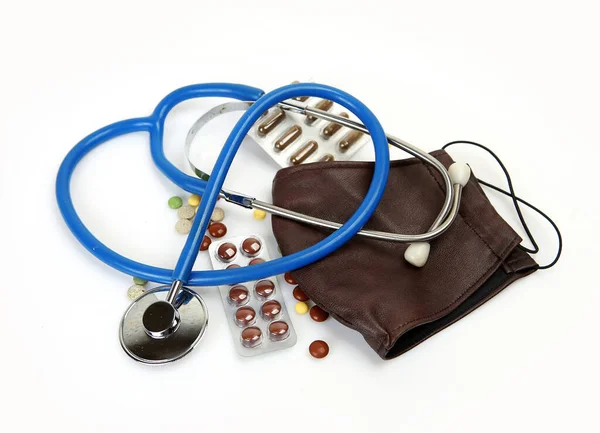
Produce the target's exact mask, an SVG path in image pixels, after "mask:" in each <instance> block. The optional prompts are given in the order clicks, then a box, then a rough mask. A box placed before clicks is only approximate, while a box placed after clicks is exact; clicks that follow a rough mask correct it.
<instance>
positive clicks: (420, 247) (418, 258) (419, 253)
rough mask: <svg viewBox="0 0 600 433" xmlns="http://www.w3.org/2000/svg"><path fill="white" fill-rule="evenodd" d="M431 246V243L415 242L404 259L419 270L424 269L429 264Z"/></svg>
mask: <svg viewBox="0 0 600 433" xmlns="http://www.w3.org/2000/svg"><path fill="white" fill-rule="evenodd" d="M430 250H431V245H429V242H415V243H414V244H410V245H409V246H408V248H407V249H406V251H405V252H404V259H405V260H406V261H407V262H408V263H410V264H411V265H413V266H416V267H417V268H422V267H423V266H425V263H427V259H428V258H429V251H430Z"/></svg>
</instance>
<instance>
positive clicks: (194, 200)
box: [188, 194, 200, 206]
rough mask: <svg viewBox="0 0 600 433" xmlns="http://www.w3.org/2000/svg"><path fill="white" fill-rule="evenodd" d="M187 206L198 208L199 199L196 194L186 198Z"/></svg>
mask: <svg viewBox="0 0 600 433" xmlns="http://www.w3.org/2000/svg"><path fill="white" fill-rule="evenodd" d="M188 204H189V205H190V206H198V205H199V204H200V197H199V196H197V195H196V194H192V195H190V198H188Z"/></svg>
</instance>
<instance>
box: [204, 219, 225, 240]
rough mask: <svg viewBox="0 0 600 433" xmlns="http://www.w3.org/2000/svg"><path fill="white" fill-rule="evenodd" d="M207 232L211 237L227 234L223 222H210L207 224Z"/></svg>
mask: <svg viewBox="0 0 600 433" xmlns="http://www.w3.org/2000/svg"><path fill="white" fill-rule="evenodd" d="M208 233H210V235H211V236H212V237H213V238H222V237H223V236H225V235H226V234H227V227H226V226H225V224H223V223H212V224H210V225H209V226H208Z"/></svg>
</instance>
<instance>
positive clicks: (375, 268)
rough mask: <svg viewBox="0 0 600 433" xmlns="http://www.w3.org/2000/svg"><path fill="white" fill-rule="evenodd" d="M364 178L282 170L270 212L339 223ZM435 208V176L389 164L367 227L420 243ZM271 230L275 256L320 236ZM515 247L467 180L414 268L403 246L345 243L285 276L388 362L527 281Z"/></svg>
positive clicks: (330, 166)
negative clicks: (444, 226) (444, 225)
mask: <svg viewBox="0 0 600 433" xmlns="http://www.w3.org/2000/svg"><path fill="white" fill-rule="evenodd" d="M432 155H433V156H435V157H436V158H437V159H439V160H440V161H441V162H442V163H443V164H444V165H445V166H446V167H448V166H449V165H450V164H451V163H452V162H453V161H452V159H451V158H450V156H449V155H448V154H447V153H446V152H445V151H443V150H439V151H435V152H433V153H432ZM372 173H373V163H370V162H351V161H346V162H325V163H314V164H305V165H300V166H297V167H289V168H285V169H282V170H280V171H279V172H278V173H277V175H276V177H275V179H274V181H273V202H274V203H275V204H276V205H278V206H282V207H285V208H288V209H292V210H295V211H298V212H302V213H306V214H308V215H313V216H317V217H320V218H325V219H328V220H331V221H337V222H344V221H346V220H347V218H348V217H350V216H351V214H352V213H353V212H354V210H355V209H356V208H357V207H358V206H359V205H360V203H361V201H362V198H363V197H364V195H365V194H366V192H367V189H368V187H369V184H370V182H371V176H372ZM443 200H444V189H443V183H442V182H441V177H440V176H439V174H438V173H437V172H436V171H435V170H433V169H431V168H430V167H428V166H426V165H424V164H422V163H421V162H420V161H419V160H417V159H415V158H411V159H404V160H398V161H392V162H391V163H390V175H389V179H388V184H387V188H386V192H385V194H384V197H383V199H382V201H381V202H380V204H379V206H378V208H377V211H376V212H375V214H374V215H373V216H372V218H371V219H370V220H369V222H368V224H367V227H368V228H371V229H375V230H382V231H388V232H395V233H422V232H424V231H426V230H427V228H428V227H429V226H430V225H431V223H432V222H433V220H434V219H435V217H436V216H437V214H438V212H439V210H440V208H441V205H442V203H443ZM272 221H273V232H274V234H275V237H276V239H277V242H278V244H279V247H280V249H281V252H282V254H283V255H289V254H292V253H294V252H297V251H300V250H302V249H304V248H306V247H308V246H311V245H313V244H315V243H316V242H318V241H320V240H322V239H323V238H325V237H326V236H327V235H328V234H329V232H328V231H327V230H324V229H319V228H314V227H311V226H307V225H303V224H300V223H296V222H293V221H289V220H286V219H283V218H279V217H275V216H274V217H273V219H272ZM520 242H521V238H520V237H519V236H518V235H517V233H515V232H514V230H513V229H512V228H511V227H510V226H509V225H508V224H507V223H506V222H505V221H504V220H503V219H502V218H501V217H500V215H498V213H497V212H496V210H495V209H494V207H493V206H492V205H491V203H490V202H489V200H488V199H487V197H486V196H485V194H484V193H483V191H482V189H481V187H480V185H479V184H478V183H477V181H476V180H475V178H474V176H471V179H470V181H469V183H468V184H467V185H466V186H465V188H464V189H463V196H462V201H461V205H460V210H459V215H458V217H457V219H456V221H455V222H454V223H453V225H452V226H451V228H450V229H448V231H447V232H446V233H444V234H442V235H441V236H440V237H439V238H437V239H435V240H433V241H432V242H431V253H430V256H429V260H428V262H427V264H426V265H425V266H424V267H423V268H415V267H413V266H412V265H410V264H409V263H407V262H406V261H405V260H404V251H405V250H406V248H407V245H406V244H401V243H397V242H388V241H379V240H372V239H366V238H364V237H361V236H355V237H354V238H353V239H352V240H351V241H350V242H348V243H347V244H345V245H344V246H343V247H342V248H340V249H339V250H337V251H336V252H335V253H333V254H331V255H329V256H327V257H325V258H324V259H322V260H320V261H318V262H316V263H313V264H312V265H310V266H307V267H304V268H302V269H298V270H296V271H294V272H292V275H293V276H294V278H295V279H296V280H297V281H298V284H299V285H300V287H301V288H302V290H303V291H304V292H305V293H306V294H307V295H308V296H309V297H310V298H311V300H312V301H314V302H315V303H316V304H317V305H319V306H320V307H321V308H323V309H324V310H326V311H328V312H329V313H330V314H331V315H332V316H333V317H334V318H336V319H337V320H338V321H340V322H341V323H343V324H345V325H347V326H349V327H350V328H353V329H355V330H357V331H358V332H360V333H361V334H362V335H363V336H364V338H365V340H366V341H367V343H368V344H369V345H370V346H371V347H372V348H373V349H374V350H375V351H376V352H377V353H378V354H379V355H380V356H381V357H382V358H383V359H391V358H394V357H396V356H398V355H400V354H402V353H404V352H405V351H407V350H409V349H411V348H412V347H414V346H416V345H417V344H419V343H420V342H422V341H424V340H425V339H427V338H429V337H430V336H431V335H433V334H435V333H437V332H439V331H440V330H441V329H443V328H445V327H446V326H448V325H450V324H451V323H453V322H455V321H456V320H458V319H460V318H462V317H464V316H465V315H466V314H468V313H469V312H470V311H472V310H473V309H475V308H477V307H478V306H479V305H481V304H482V303H484V302H485V301H487V300H488V299H490V298H491V297H493V296H494V295H495V294H497V293H498V292H500V291H501V290H502V289H504V288H505V287H506V286H508V285H509V284H510V283H512V282H514V281H516V280H517V279H519V278H521V277H523V276H525V275H528V274H530V273H531V272H533V271H535V270H536V269H537V264H536V263H535V261H534V260H533V259H532V258H531V257H530V256H529V255H528V254H526V253H525V252H523V251H522V250H521V249H519V248H517V246H518V245H519V243H520Z"/></svg>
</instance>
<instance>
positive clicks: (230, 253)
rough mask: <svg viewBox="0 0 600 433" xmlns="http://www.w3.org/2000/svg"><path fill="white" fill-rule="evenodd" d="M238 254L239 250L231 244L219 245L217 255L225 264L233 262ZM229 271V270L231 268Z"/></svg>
mask: <svg viewBox="0 0 600 433" xmlns="http://www.w3.org/2000/svg"><path fill="white" fill-rule="evenodd" d="M236 254H237V248H236V247H235V245H233V244H232V243H231V242H225V243H224V244H221V245H219V248H217V255H218V256H219V258H220V259H221V260H222V261H224V262H230V261H232V260H233V259H235V255H236ZM227 269H229V267H228V268H227Z"/></svg>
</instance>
